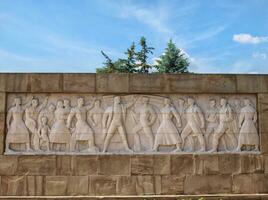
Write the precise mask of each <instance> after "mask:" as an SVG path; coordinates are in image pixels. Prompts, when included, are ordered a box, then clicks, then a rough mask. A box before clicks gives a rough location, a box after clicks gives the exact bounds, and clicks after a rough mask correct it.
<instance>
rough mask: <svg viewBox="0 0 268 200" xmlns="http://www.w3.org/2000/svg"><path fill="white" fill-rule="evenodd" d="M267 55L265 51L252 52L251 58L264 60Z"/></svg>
mask: <svg viewBox="0 0 268 200" xmlns="http://www.w3.org/2000/svg"><path fill="white" fill-rule="evenodd" d="M267 57H268V55H267V53H262V52H254V53H253V54H252V58H257V59H263V60H265V59H266V58H267Z"/></svg>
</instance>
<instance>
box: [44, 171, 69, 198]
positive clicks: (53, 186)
mask: <svg viewBox="0 0 268 200" xmlns="http://www.w3.org/2000/svg"><path fill="white" fill-rule="evenodd" d="M67 188H68V177H67V176H46V178H45V195H47V196H64V195H66V194H67Z"/></svg>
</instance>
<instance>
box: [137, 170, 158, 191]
mask: <svg viewBox="0 0 268 200" xmlns="http://www.w3.org/2000/svg"><path fill="white" fill-rule="evenodd" d="M136 177H137V194H138V195H153V194H155V193H156V188H155V185H156V181H157V180H156V176H147V175H145V176H144V175H142V176H136Z"/></svg>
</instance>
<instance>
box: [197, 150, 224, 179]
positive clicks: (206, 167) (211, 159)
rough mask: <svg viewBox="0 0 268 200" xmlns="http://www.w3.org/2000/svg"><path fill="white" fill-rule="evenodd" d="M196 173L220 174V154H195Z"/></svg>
mask: <svg viewBox="0 0 268 200" xmlns="http://www.w3.org/2000/svg"><path fill="white" fill-rule="evenodd" d="M194 173H195V174H218V173H219V158H218V155H208V154H206V155H202V154H200V155H195V156H194Z"/></svg>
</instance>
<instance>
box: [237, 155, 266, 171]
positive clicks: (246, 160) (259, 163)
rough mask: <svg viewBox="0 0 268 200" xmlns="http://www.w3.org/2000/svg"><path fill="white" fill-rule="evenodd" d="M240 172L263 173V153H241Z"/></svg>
mask: <svg viewBox="0 0 268 200" xmlns="http://www.w3.org/2000/svg"><path fill="white" fill-rule="evenodd" d="M240 166H241V168H240V173H263V171H264V167H263V157H262V156H261V155H251V154H249V155H240Z"/></svg>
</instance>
